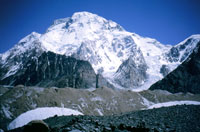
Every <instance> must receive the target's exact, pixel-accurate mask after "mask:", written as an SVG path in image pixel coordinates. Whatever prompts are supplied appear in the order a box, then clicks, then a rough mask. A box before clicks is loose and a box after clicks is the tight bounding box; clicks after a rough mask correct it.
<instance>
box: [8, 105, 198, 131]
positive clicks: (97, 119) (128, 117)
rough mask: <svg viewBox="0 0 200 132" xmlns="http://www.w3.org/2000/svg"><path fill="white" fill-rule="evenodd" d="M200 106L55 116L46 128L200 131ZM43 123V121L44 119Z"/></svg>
mask: <svg viewBox="0 0 200 132" xmlns="http://www.w3.org/2000/svg"><path fill="white" fill-rule="evenodd" d="M199 110H200V106H194V105H181V106H172V107H163V108H159V109H151V110H143V111H137V112H130V113H126V114H123V115H112V116H62V117H52V118H49V119H46V120H44V122H45V123H46V125H45V127H47V129H46V131H49V132H68V131H71V132H80V131H83V132H88V131H96V132H101V131H106V132H107V131H136V132H137V131H142V132H143V131H144V132H149V131H160V132H161V131H165V132H175V131H176V132H197V131H200V111H199ZM41 124H43V123H42V122H41ZM41 124H40V125H41ZM29 127H30V125H29ZM24 128H26V129H27V126H25V127H23V128H18V129H15V130H12V131H9V132H23V130H25V129H24ZM39 128H40V127H38V129H39ZM38 131H39V130H38Z"/></svg>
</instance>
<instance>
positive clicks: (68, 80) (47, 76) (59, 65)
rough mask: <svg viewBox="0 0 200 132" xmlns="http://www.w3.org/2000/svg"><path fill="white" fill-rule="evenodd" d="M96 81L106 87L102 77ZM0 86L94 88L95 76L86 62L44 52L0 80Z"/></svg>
mask: <svg viewBox="0 0 200 132" xmlns="http://www.w3.org/2000/svg"><path fill="white" fill-rule="evenodd" d="M98 79H100V80H99V82H101V83H104V85H106V82H105V81H104V79H103V78H102V77H101V78H98ZM0 84H4V85H14V86H15V85H19V84H23V85H26V86H43V87H51V86H55V87H72V88H90V87H96V74H95V72H94V70H93V68H92V66H91V65H90V63H89V62H87V61H81V60H76V59H75V58H72V57H66V56H64V55H57V54H55V53H52V52H44V53H43V54H42V55H41V56H40V57H38V58H30V59H29V61H27V62H26V63H25V64H24V65H23V68H21V69H20V70H19V71H18V72H17V73H16V74H13V75H11V76H9V77H7V78H5V79H3V80H1V81H0ZM98 85H100V84H98Z"/></svg>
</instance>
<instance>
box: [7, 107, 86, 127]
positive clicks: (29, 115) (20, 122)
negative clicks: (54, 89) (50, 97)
mask: <svg viewBox="0 0 200 132" xmlns="http://www.w3.org/2000/svg"><path fill="white" fill-rule="evenodd" d="M55 115H57V116H68V115H83V114H82V113H81V112H79V111H76V110H72V109H68V108H58V107H43V108H37V109H34V110H30V111H27V112H25V113H23V114H21V115H19V116H18V117H17V118H16V119H15V120H13V121H12V122H11V123H10V124H9V125H8V130H11V129H15V128H18V127H22V126H24V125H26V124H27V123H29V122H30V121H32V120H43V119H46V118H49V117H53V116H55Z"/></svg>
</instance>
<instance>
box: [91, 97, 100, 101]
mask: <svg viewBox="0 0 200 132" xmlns="http://www.w3.org/2000/svg"><path fill="white" fill-rule="evenodd" d="M91 101H103V99H102V98H101V97H99V96H97V97H93V98H91Z"/></svg>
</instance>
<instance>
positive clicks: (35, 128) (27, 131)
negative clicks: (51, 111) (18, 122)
mask: <svg viewBox="0 0 200 132" xmlns="http://www.w3.org/2000/svg"><path fill="white" fill-rule="evenodd" d="M23 132H49V127H48V125H47V124H46V123H45V122H44V121H42V120H34V121H31V122H29V123H28V124H27V125H26V126H25V127H24V129H23Z"/></svg>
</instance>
